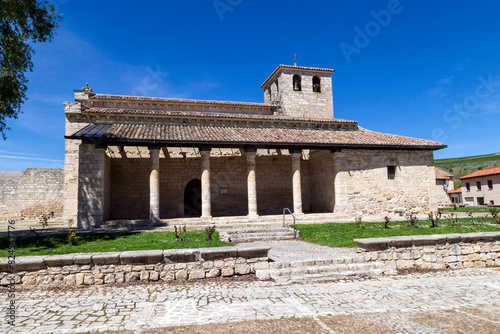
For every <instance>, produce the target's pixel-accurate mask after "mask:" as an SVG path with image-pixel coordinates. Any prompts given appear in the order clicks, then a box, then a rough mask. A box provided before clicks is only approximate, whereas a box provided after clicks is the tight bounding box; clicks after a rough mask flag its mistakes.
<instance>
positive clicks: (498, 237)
mask: <svg viewBox="0 0 500 334" xmlns="http://www.w3.org/2000/svg"><path fill="white" fill-rule="evenodd" d="M354 242H356V243H357V245H358V247H359V249H360V251H361V252H362V254H364V256H365V260H366V261H378V262H382V263H384V265H385V267H386V268H387V269H412V268H419V269H447V268H452V269H458V268H472V267H475V268H484V267H494V266H500V232H481V233H466V234H439V235H414V236H404V237H388V238H367V239H355V240H354Z"/></svg>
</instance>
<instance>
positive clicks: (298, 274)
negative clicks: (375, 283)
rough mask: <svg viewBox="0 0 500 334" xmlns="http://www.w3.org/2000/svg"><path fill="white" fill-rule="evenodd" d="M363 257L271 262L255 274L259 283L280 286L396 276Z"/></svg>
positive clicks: (381, 265)
mask: <svg viewBox="0 0 500 334" xmlns="http://www.w3.org/2000/svg"><path fill="white" fill-rule="evenodd" d="M364 261H365V260H364V257H363V256H359V257H358V256H356V257H342V258H336V259H320V260H305V261H291V262H271V263H269V269H259V270H257V271H256V274H257V277H258V278H259V279H261V280H268V279H273V280H275V281H276V282H277V283H280V284H288V283H307V282H318V281H336V280H341V279H346V278H371V277H378V276H382V275H393V274H396V272H395V271H393V270H387V269H385V268H384V265H383V263H381V262H364Z"/></svg>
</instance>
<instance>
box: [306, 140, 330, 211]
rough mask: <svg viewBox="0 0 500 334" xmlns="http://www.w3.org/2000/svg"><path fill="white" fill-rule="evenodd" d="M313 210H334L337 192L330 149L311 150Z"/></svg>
mask: <svg viewBox="0 0 500 334" xmlns="http://www.w3.org/2000/svg"><path fill="white" fill-rule="evenodd" d="M309 159H310V160H309V164H310V168H311V190H310V191H311V196H310V197H311V211H312V212H315V213H326V212H333V208H334V204H335V193H334V184H333V177H334V174H333V159H332V155H331V153H330V151H325V150H323V151H311V153H310V157H309Z"/></svg>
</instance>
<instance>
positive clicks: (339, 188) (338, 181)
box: [331, 149, 349, 213]
mask: <svg viewBox="0 0 500 334" xmlns="http://www.w3.org/2000/svg"><path fill="white" fill-rule="evenodd" d="M331 155H332V163H333V212H334V213H345V212H346V208H347V203H346V200H345V199H346V198H347V186H348V183H349V182H348V179H346V177H347V176H348V175H347V174H346V172H345V161H346V154H345V153H344V152H341V150H340V149H338V150H333V151H332V153H331Z"/></svg>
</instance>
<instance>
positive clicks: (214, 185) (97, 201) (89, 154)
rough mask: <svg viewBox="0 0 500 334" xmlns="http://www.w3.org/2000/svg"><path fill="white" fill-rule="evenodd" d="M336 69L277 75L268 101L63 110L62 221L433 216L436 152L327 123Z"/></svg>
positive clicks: (85, 101)
mask: <svg viewBox="0 0 500 334" xmlns="http://www.w3.org/2000/svg"><path fill="white" fill-rule="evenodd" d="M333 72H334V71H333V70H331V69H323V68H312V67H302V66H296V65H295V66H288V65H280V66H278V68H276V70H275V71H274V72H273V73H272V74H271V75H270V76H269V77H268V78H267V79H266V80H265V81H264V83H263V84H262V86H261V87H262V88H263V90H264V103H247V102H228V101H209V100H184V99H171V98H156V97H138V96H121V95H107V94H96V93H94V92H93V91H92V89H91V88H89V87H88V86H87V87H85V88H82V89H81V90H76V91H74V92H75V101H74V102H66V103H65V106H66V107H65V109H64V112H65V115H66V131H65V138H66V156H65V181H64V182H65V186H64V189H65V196H64V217H65V219H73V220H74V221H75V222H78V226H79V227H82V228H93V227H97V226H99V225H101V224H102V223H103V222H107V221H115V220H119V221H124V220H125V221H127V220H130V221H136V220H143V221H146V222H150V223H151V224H154V223H158V222H160V221H162V222H163V223H167V224H168V219H172V218H183V217H200V218H198V219H200V221H210V220H211V219H212V217H226V216H227V217H229V216H232V217H234V216H237V217H241V218H243V217H245V219H246V218H248V219H253V218H252V217H261V218H262V216H265V215H278V214H281V213H282V212H283V208H289V209H290V210H292V211H293V212H294V213H295V215H299V216H300V215H302V214H306V215H307V214H309V213H322V214H326V215H330V216H331V217H340V216H343V217H345V216H355V215H381V216H382V217H383V216H384V215H397V214H401V213H404V212H408V211H412V212H414V213H417V214H418V213H421V214H424V213H426V212H427V211H429V210H435V209H436V208H437V199H436V185H435V183H436V179H435V171H434V158H433V151H434V150H438V149H441V148H444V147H446V146H445V145H444V144H442V143H438V142H434V141H429V140H423V139H415V138H409V137H403V136H396V135H390V134H386V133H379V132H373V131H369V130H366V129H364V128H361V127H360V126H358V123H357V122H356V121H351V120H344V119H338V118H335V117H334V110H333V94H332V74H333Z"/></svg>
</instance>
